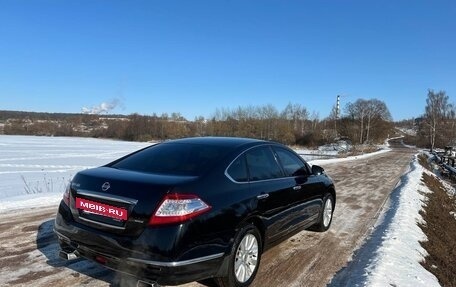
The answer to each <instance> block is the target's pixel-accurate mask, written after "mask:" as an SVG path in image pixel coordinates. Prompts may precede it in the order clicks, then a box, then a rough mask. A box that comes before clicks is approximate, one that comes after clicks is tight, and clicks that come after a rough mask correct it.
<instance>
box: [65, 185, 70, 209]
mask: <svg viewBox="0 0 456 287" xmlns="http://www.w3.org/2000/svg"><path fill="white" fill-rule="evenodd" d="M63 202H65V204H66V205H68V206H70V184H68V185H67V187H66V189H65V192H64V193H63Z"/></svg>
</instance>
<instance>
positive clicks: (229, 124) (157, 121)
mask: <svg viewBox="0 0 456 287" xmlns="http://www.w3.org/2000/svg"><path fill="white" fill-rule="evenodd" d="M398 127H399V128H401V130H402V131H403V132H402V133H399V134H402V135H405V138H404V141H406V142H407V143H409V144H413V145H417V146H419V147H427V148H430V149H433V148H435V147H444V146H446V145H456V106H455V105H454V104H451V103H449V97H448V95H446V93H445V92H444V91H440V92H434V91H433V90H429V91H428V98H427V100H426V106H425V113H424V114H423V115H422V116H420V117H419V118H416V119H410V120H404V121H401V122H396V123H393V121H392V118H391V115H390V112H389V110H388V108H387V106H386V105H385V103H384V102H382V101H380V100H377V99H371V100H364V99H358V100H356V101H355V102H352V103H348V104H347V105H346V106H345V108H344V112H343V113H341V112H340V111H339V110H338V109H337V108H336V106H334V108H333V110H332V112H331V114H330V115H329V116H328V117H327V118H324V119H322V120H320V119H319V117H318V115H317V114H315V113H313V114H309V112H308V111H307V109H306V108H305V107H304V106H302V105H300V104H291V103H290V104H288V105H287V106H286V107H285V108H284V109H283V110H281V111H279V110H277V108H275V107H274V106H272V105H264V106H248V107H238V108H235V109H217V110H216V111H215V112H214V114H213V116H211V117H210V118H207V119H206V118H204V117H197V118H195V119H194V120H187V119H185V118H184V117H183V116H182V115H181V114H179V113H172V114H171V115H168V114H161V115H156V114H152V115H140V114H131V115H107V114H103V115H100V114H97V115H95V114H64V113H35V112H18V111H0V133H3V134H9V135H42V136H82V137H97V138H113V139H121V140H128V141H162V140H168V139H176V138H183V137H194V136H230V137H231V136H234V137H250V138H258V139H265V140H272V141H277V142H281V143H284V144H288V145H302V146H307V147H316V146H320V145H324V144H327V143H332V142H334V141H337V140H339V139H345V140H350V141H351V142H352V143H353V144H378V143H383V142H384V140H385V139H387V138H388V137H393V136H395V135H398V129H397V128H398ZM404 131H406V132H404ZM407 131H408V132H407Z"/></svg>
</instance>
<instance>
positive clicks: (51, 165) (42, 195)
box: [0, 135, 150, 212]
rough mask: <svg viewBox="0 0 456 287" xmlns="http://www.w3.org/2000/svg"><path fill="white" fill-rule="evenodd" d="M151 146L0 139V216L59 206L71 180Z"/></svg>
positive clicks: (87, 140) (80, 140)
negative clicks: (37, 205) (16, 210)
mask: <svg viewBox="0 0 456 287" xmlns="http://www.w3.org/2000/svg"><path fill="white" fill-rule="evenodd" d="M148 145H150V143H137V142H123V141H113V140H102V139H92V138H68V137H34V136H8V135H0V200H1V202H2V204H1V205H0V212H2V211H5V210H11V209H13V208H23V207H32V206H34V202H36V200H37V198H39V199H40V201H42V202H43V201H44V202H47V203H49V204H53V203H58V202H59V201H60V199H61V195H62V193H63V191H64V190H65V187H66V184H67V183H68V182H69V180H70V179H71V178H72V176H73V175H74V174H75V173H76V172H78V171H80V170H83V169H87V168H91V167H95V166H100V165H103V164H106V163H109V162H110V161H113V160H115V159H117V158H119V157H121V156H123V155H126V154H128V153H130V152H133V151H135V150H138V149H140V148H143V147H145V146H148Z"/></svg>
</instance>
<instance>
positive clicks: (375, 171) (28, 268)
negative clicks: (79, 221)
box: [0, 142, 416, 287]
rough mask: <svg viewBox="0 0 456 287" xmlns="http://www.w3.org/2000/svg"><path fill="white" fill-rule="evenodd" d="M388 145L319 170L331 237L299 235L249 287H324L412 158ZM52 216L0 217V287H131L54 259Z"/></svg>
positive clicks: (273, 254) (82, 263)
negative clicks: (331, 205) (330, 189)
mask: <svg viewBox="0 0 456 287" xmlns="http://www.w3.org/2000/svg"><path fill="white" fill-rule="evenodd" d="M392 144H393V150H392V151H391V152H388V153H383V154H380V155H376V156H372V157H369V158H368V159H360V160H353V161H346V162H341V163H332V164H326V165H325V164H323V165H322V166H323V167H324V168H325V170H326V171H327V173H328V174H329V175H330V176H331V177H332V178H333V180H334V181H335V184H336V191H337V203H336V209H335V212H334V220H333V223H332V226H331V228H330V230H329V231H328V232H326V233H315V232H310V231H302V232H300V233H298V234H296V235H295V236H293V237H291V238H289V239H288V240H286V241H284V242H282V243H280V244H279V245H277V246H275V247H273V248H272V249H270V250H268V251H266V252H265V253H264V254H263V257H262V260H261V266H260V269H259V271H258V274H257V277H256V279H255V281H254V283H253V284H252V286H254V287H263V286H293V287H298V286H326V285H327V284H328V283H329V281H330V280H331V278H332V276H333V275H334V274H335V273H336V272H337V271H338V270H340V269H341V268H342V267H344V266H345V265H346V264H347V262H348V260H350V257H351V256H352V254H353V252H354V250H355V249H357V248H358V247H359V246H360V244H361V243H362V242H363V240H364V239H365V238H366V235H368V234H369V233H370V232H371V231H372V228H373V226H374V224H375V221H376V219H377V217H378V215H379V213H380V210H381V208H382V206H383V204H384V202H385V201H386V199H387V198H388V196H389V194H390V192H391V191H392V190H393V189H394V187H395V185H396V184H397V182H398V181H399V178H400V176H401V175H402V174H404V173H405V171H406V169H407V167H408V166H409V163H410V161H411V159H412V155H413V154H414V153H416V151H415V150H413V149H407V148H402V147H401V146H400V144H399V143H398V142H396V143H394V142H392ZM56 211H57V206H54V207H49V208H45V209H29V210H21V211H14V213H12V214H8V213H1V214H0V282H1V285H2V286H26V285H30V286H45V287H48V286H134V284H135V281H134V279H133V278H131V277H129V276H121V275H119V274H117V273H115V272H113V271H110V270H108V269H105V268H104V267H101V266H99V265H98V264H96V263H92V262H89V261H87V260H76V261H71V262H65V261H63V260H60V259H59V258H58V254H57V252H58V243H57V238H56V237H55V236H54V234H53V232H52V227H53V220H54V216H55V213H56ZM182 286H185V287H196V286H198V287H201V286H204V285H202V284H199V283H189V284H185V285H182Z"/></svg>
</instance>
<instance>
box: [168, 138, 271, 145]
mask: <svg viewBox="0 0 456 287" xmlns="http://www.w3.org/2000/svg"><path fill="white" fill-rule="evenodd" d="M166 143H183V144H203V145H213V146H221V147H239V146H243V145H250V146H254V145H255V144H261V143H270V142H268V141H264V140H258V139H251V138H237V137H193V138H183V139H178V140H171V141H167V142H166Z"/></svg>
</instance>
